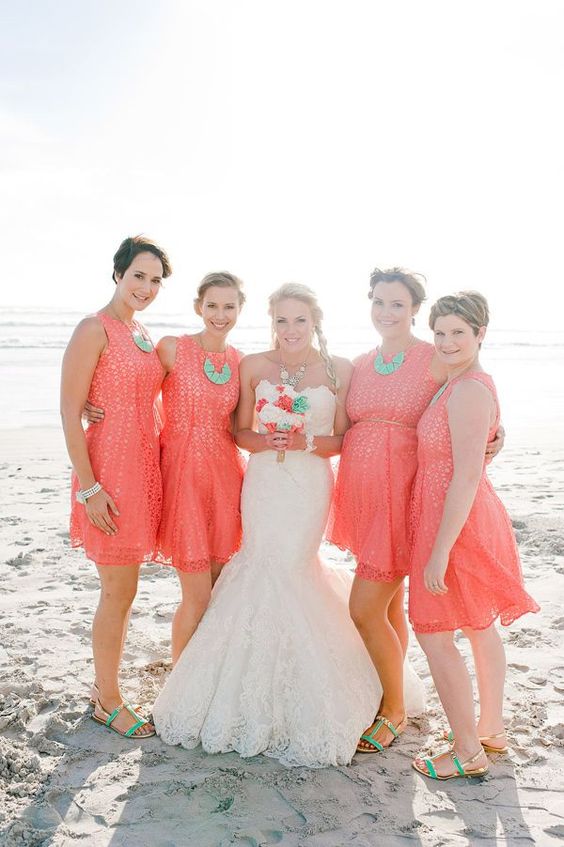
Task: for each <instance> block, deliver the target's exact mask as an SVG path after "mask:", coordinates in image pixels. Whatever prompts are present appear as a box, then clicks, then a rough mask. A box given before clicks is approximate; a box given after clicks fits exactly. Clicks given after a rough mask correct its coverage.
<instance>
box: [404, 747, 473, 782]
mask: <svg viewBox="0 0 564 847" xmlns="http://www.w3.org/2000/svg"><path fill="white" fill-rule="evenodd" d="M483 752H484V750H483V748H480V750H479V751H478V752H477V753H476V754H475V755H474V756H471V757H470V759H467V760H466V761H465V762H461V761H460V759H459V758H458V756H457V755H456V753H455V752H454V750H442V751H441V752H440V753H435V755H434V756H430V757H429V758H428V759H421V760H418V759H415V761H413V762H412V763H411V764H412V765H413V767H414V768H415V770H416V771H417V772H418V773H420V774H422V775H423V776H426V777H427V778H428V779H439V780H441V781H442V782H444V781H445V780H447V779H461V778H463V779H471V778H472V777H477V776H485V775H486V774H487V772H488V767H487V765H485V766H484V767H481V768H471V769H470V770H468V765H471V764H473V763H474V762H475V761H476V760H477V759H479V758H480V756H481V755H482V754H483ZM447 753H448V754H449V755H450V757H451V758H452V761H453V764H454V767H455V770H454V771H453V773H449V774H447V775H446V776H439V774H438V773H437V771H436V770H435V765H434V764H433V762H434V761H435V759H438V758H439V757H440V756H444V755H445V754H447ZM418 761H423V763H424V765H425V769H424V768H422V767H420V765H419V764H418Z"/></svg>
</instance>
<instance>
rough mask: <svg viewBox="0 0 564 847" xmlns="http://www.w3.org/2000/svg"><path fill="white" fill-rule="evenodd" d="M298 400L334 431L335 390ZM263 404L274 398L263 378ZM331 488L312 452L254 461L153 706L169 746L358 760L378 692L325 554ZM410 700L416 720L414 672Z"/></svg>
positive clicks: (325, 429) (331, 761)
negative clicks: (212, 575)
mask: <svg viewBox="0 0 564 847" xmlns="http://www.w3.org/2000/svg"><path fill="white" fill-rule="evenodd" d="M288 391H289V392H292V391H293V389H288ZM299 393H300V394H305V395H306V396H307V397H308V399H309V401H310V405H311V415H312V428H313V431H314V432H315V434H316V435H328V434H330V433H331V431H332V427H333V419H334V415H335V397H334V395H333V394H332V392H331V391H329V389H328V388H326V387H324V386H321V387H318V388H305V389H303V390H302V391H300V392H299ZM261 397H265V398H266V399H267V400H269V401H270V400H273V399H275V397H276V389H275V387H274V386H273V385H272V384H271V383H269V382H267V381H266V380H263V381H262V382H260V383H259V385H258V386H257V400H258V399H260V398H261ZM332 488H333V472H332V469H331V466H330V463H329V461H328V460H326V459H321V458H319V457H318V456H316V455H315V453H304V452H302V451H288V452H287V453H286V459H285V462H283V463H277V461H276V454H275V452H274V451H270V450H269V451H266V452H264V453H257V454H254V455H252V456H251V457H250V460H249V464H248V468H247V473H246V476H245V480H244V484H243V493H242V513H243V545H242V548H241V550H240V552H239V553H238V554H237V555H236V556H235V557H234V558H233V559H232V560H231V562H230V563H229V564H228V565H226V566H225V567H224V569H223V572H222V574H221V576H220V578H219V579H218V581H217V583H216V585H215V588H214V590H213V595H212V600H211V603H210V606H209V608H208V610H207V611H206V613H205V615H204V617H203V619H202V620H201V622H200V624H199V626H198V629H197V630H196V632H195V633H194V635H193V636H192V639H191V640H190V642H189V643H188V645H187V647H186V649H185V650H184V652H183V653H182V655H181V657H180V659H179V660H178V662H177V664H176V666H175V668H174V670H173V671H172V673H171V675H170V677H169V679H168V680H167V682H166V684H165V686H164V688H163V690H162V691H161V693H160V695H159V697H158V699H157V701H156V703H155V705H154V708H153V716H154V721H155V725H156V728H157V732H158V733H159V735H160V736H161V737H162V739H163V740H164V741H165V742H166V743H168V744H182V745H183V746H184V747H187V748H191V747H195V746H196V745H197V744H198V743H200V742H201V743H202V746H203V748H204V750H206V751H207V752H209V753H219V752H226V751H229V750H236V751H237V752H238V753H239V754H240V755H241V756H254V755H256V754H258V753H264V754H266V755H268V756H274V757H276V758H277V759H279V760H280V761H281V762H283V763H284V764H285V765H307V766H309V767H323V766H326V765H342V764H347V763H348V762H350V760H351V758H352V756H353V755H354V752H355V749H356V745H357V742H358V739H359V737H360V735H361V734H362V732H363V731H364V730H365V728H366V727H367V726H368V725H369V724H370V723H371V722H372V720H373V719H374V715H375V714H376V711H377V709H378V706H379V703H380V696H381V687H380V682H379V680H378V676H377V674H376V672H375V670H374V667H373V665H372V663H371V661H370V659H369V657H368V654H367V652H366V649H365V647H364V644H363V643H362V640H361V638H360V636H359V635H358V633H357V631H356V629H355V627H354V625H353V623H352V622H351V620H350V617H349V612H348V596H349V592H350V587H351V583H352V575H351V574H350V573H349V572H348V571H346V570H344V569H343V568H333V567H329V566H327V565H326V564H324V563H323V562H322V561H320V559H319V557H318V548H319V544H320V541H321V537H322V534H323V530H324V528H325V522H326V519H327V513H328V508H329V501H330V498H331V492H332ZM406 692H407V704H408V713H409V714H418V713H420V712H421V711H423V708H424V694H423V686H422V684H421V682H420V680H419V679H418V678H417V676H416V675H415V674H414V673H413V671H410V670H409V669H407V670H406Z"/></svg>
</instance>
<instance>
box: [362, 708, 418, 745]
mask: <svg viewBox="0 0 564 847" xmlns="http://www.w3.org/2000/svg"><path fill="white" fill-rule="evenodd" d="M382 726H385V727H387V728H388V729H389V730H390V732H391V733H392V735H393V736H394V737H393V738H392V740H391V741H390V744H387V745H386V746H385V747H384V745H383V744H380V742H379V741H376V738H375V737H374V736H375V735H376V733H377V732H378V730H379V729H380V727H382ZM406 726H407V718H404V719H403V720H402V721H401V722H400V723H399V724H398V725H397V727H395V726H394V725H393V723H392V722H391V721H389V720H388V718H385V717H384V715H376V717H375V719H374V727H373V729H372V732H365V733H364V735H361V736H360V740H361V741H367V742H368V744H370V746H371V747H372V750H370V749H369V748H367V747H361V746H360V745H358V746H357V748H356V752H357V753H381V752H382V751H383V750H387V749H388V747H389V746H390V745H391V744H393V742H394V741H395V740H396V738H399V737H400V735H401V733H402V732H403V730H404V729H405V727H406Z"/></svg>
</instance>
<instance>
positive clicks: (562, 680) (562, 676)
mask: <svg viewBox="0 0 564 847" xmlns="http://www.w3.org/2000/svg"><path fill="white" fill-rule="evenodd" d="M548 678H549V680H550V682H551V683H552V686H553V688H555V689H556V691H562V692H564V667H559V668H551V669H550V671H549V672H548Z"/></svg>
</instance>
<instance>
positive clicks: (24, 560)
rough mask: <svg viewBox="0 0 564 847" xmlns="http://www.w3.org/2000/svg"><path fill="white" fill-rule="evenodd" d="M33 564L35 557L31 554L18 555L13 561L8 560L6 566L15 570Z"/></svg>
mask: <svg viewBox="0 0 564 847" xmlns="http://www.w3.org/2000/svg"><path fill="white" fill-rule="evenodd" d="M32 563H33V556H32V555H31V553H18V555H17V556H14V558H13V559H8V560H7V562H6V564H7V565H12V567H14V568H23V567H25V566H26V565H31V564H32Z"/></svg>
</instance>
